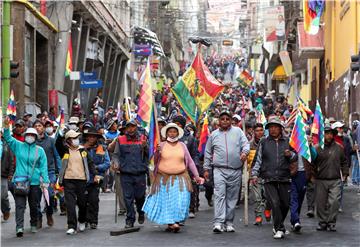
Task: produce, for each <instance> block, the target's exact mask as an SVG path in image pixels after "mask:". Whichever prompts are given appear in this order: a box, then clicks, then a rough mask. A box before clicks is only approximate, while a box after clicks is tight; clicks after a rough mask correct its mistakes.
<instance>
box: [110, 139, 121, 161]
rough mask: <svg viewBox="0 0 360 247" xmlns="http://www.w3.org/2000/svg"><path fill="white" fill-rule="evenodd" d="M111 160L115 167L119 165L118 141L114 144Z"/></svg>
mask: <svg viewBox="0 0 360 247" xmlns="http://www.w3.org/2000/svg"><path fill="white" fill-rule="evenodd" d="M112 157H113V162H114V165H115V166H116V167H119V165H120V143H119V142H118V141H117V142H116V144H115V150H114V154H113V156H112Z"/></svg>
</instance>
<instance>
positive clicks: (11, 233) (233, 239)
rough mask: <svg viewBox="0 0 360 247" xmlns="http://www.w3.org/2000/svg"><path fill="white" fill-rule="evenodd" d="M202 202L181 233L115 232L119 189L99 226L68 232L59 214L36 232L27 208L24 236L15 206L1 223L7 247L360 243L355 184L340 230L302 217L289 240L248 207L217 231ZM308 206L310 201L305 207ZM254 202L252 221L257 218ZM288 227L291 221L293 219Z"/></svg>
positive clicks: (147, 227) (149, 228) (155, 229)
mask: <svg viewBox="0 0 360 247" xmlns="http://www.w3.org/2000/svg"><path fill="white" fill-rule="evenodd" d="M201 199H202V205H201V207H200V212H199V213H198V214H197V217H196V218H195V219H189V220H188V221H187V222H186V226H185V227H184V228H182V230H181V233H178V234H174V233H167V232H165V231H164V229H165V226H158V225H155V224H152V223H149V222H146V223H145V224H144V226H143V228H142V229H141V230H140V232H137V233H131V234H126V235H121V236H116V237H112V236H110V234H109V232H110V231H111V230H114V229H119V228H120V227H122V226H123V225H124V220H125V219H124V217H119V219H118V224H115V223H114V194H112V193H111V194H101V198H100V200H101V205H100V221H99V228H98V229H97V230H86V231H85V232H84V233H78V234H77V235H74V236H67V235H66V234H65V231H66V217H64V216H59V215H58V214H56V216H55V225H54V226H53V227H52V228H50V227H47V226H46V222H45V218H46V217H45V218H44V223H43V225H45V227H44V228H43V229H42V230H40V231H39V232H38V233H36V234H32V233H30V226H29V212H28V211H27V212H26V219H25V223H26V225H25V234H24V237H23V238H21V239H19V238H16V236H15V222H14V210H13V209H14V205H13V202H12V212H11V218H10V219H9V221H8V222H5V223H2V224H1V243H2V246H26V247H30V246H47V247H50V246H66V247H70V246H76V247H80V246H87V247H90V246H172V247H175V246H182V247H183V246H192V247H194V246H207V247H208V246H226V247H228V246H261V247H266V246H356V247H358V246H360V195H359V194H358V193H357V190H356V189H355V188H354V187H351V186H350V187H347V188H346V191H345V198H344V212H343V213H342V214H341V215H340V216H339V219H338V224H337V229H338V231H337V232H317V231H316V230H315V228H316V224H317V222H316V219H308V218H306V216H304V215H303V216H302V218H303V220H302V225H303V229H302V230H303V231H302V233H301V234H294V233H290V235H287V236H286V239H284V240H274V239H273V238H272V225H271V224H270V223H267V224H264V225H263V226H261V227H256V226H253V225H252V224H250V225H249V226H248V227H245V226H243V222H242V217H243V210H242V207H240V209H237V210H236V214H237V215H236V220H235V227H236V230H237V231H236V232H235V233H223V234H220V235H215V234H213V233H212V231H211V220H212V209H211V208H209V207H208V206H207V204H206V203H205V200H204V194H203V193H202V194H201ZM305 208H306V205H304V209H305ZM251 212H253V211H252V207H250V221H253V220H254V216H253V214H252V213H251ZM287 228H288V229H290V224H289V222H288V220H287Z"/></svg>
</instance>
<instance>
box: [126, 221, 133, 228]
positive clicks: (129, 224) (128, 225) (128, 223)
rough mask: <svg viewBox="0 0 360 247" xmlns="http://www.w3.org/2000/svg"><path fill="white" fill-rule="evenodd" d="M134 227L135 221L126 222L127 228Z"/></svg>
mask: <svg viewBox="0 0 360 247" xmlns="http://www.w3.org/2000/svg"><path fill="white" fill-rule="evenodd" d="M133 227H134V223H132V222H126V224H125V228H133Z"/></svg>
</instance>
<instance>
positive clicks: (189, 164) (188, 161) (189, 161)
mask: <svg viewBox="0 0 360 247" xmlns="http://www.w3.org/2000/svg"><path fill="white" fill-rule="evenodd" d="M181 145H182V146H183V148H184V155H185V165H186V167H188V168H189V169H190V171H191V173H192V174H193V175H194V177H195V178H197V177H199V172H198V170H197V168H196V165H195V163H194V161H193V159H192V158H191V155H190V153H189V150H188V149H187V147H186V145H185V144H184V143H182V142H181Z"/></svg>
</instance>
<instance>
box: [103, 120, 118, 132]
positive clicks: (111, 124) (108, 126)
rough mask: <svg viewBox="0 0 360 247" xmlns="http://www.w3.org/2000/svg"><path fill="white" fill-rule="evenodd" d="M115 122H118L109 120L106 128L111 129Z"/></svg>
mask: <svg viewBox="0 0 360 247" xmlns="http://www.w3.org/2000/svg"><path fill="white" fill-rule="evenodd" d="M114 123H117V120H114V119H110V120H109V121H107V123H106V129H107V130H110V128H111V126H113V124H114Z"/></svg>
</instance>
